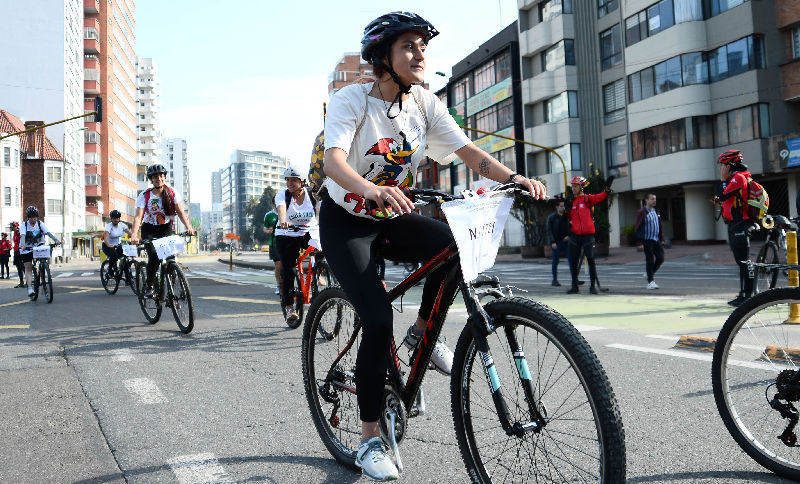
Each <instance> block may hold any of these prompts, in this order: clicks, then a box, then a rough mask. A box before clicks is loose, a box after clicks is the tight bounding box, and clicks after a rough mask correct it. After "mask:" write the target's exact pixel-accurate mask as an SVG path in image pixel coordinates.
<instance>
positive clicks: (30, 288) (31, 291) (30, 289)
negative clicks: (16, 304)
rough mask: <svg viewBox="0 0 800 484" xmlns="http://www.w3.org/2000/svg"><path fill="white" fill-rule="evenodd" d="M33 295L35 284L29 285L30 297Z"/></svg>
mask: <svg viewBox="0 0 800 484" xmlns="http://www.w3.org/2000/svg"><path fill="white" fill-rule="evenodd" d="M31 296H33V286H28V297H31Z"/></svg>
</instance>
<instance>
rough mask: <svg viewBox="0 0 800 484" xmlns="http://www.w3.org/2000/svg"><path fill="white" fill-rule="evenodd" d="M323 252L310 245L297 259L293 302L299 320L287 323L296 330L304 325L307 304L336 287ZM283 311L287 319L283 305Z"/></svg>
mask: <svg viewBox="0 0 800 484" xmlns="http://www.w3.org/2000/svg"><path fill="white" fill-rule="evenodd" d="M304 228H307V227H301V226H296V225H293V226H291V227H290V228H288V229H286V230H292V231H294V232H299V231H301V230H303V229H304ZM322 257H323V256H322V252H321V251H319V250H317V249H316V248H315V247H313V246H311V245H309V246H308V247H307V248H306V249H305V250H304V251H303V252H302V253H301V254H300V256H299V257H298V258H297V264H295V266H294V284H293V285H292V298H291V299H292V300H293V301H294V307H295V311H297V319H295V320H292V321H287V322H286V324H287V325H289V327H290V328H292V329H295V328H297V327H299V326H300V325H301V324H302V323H303V309H304V308H305V305H306V304H311V301H313V300H314V298H315V297H317V294H319V292H320V291H321V290H322V289H324V288H326V287H332V286H335V285H336V278H335V277H333V273H332V272H331V268H330V267H329V266H328V263H327V262H325V261H324V260H322ZM306 259H308V261H307V262H306V268H305V269H304V268H303V261H305V260H306ZM281 309H283V317H284V318H285V317H286V308H285V307H283V304H281Z"/></svg>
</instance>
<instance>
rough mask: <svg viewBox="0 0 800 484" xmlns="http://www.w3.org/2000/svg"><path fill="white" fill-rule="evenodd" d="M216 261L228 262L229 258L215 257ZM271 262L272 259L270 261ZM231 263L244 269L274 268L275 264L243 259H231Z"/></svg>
mask: <svg viewBox="0 0 800 484" xmlns="http://www.w3.org/2000/svg"><path fill="white" fill-rule="evenodd" d="M217 261H219V262H222V263H223V264H230V263H231V261H230V260H226V259H217ZM270 262H272V261H270ZM233 265H235V266H236V267H244V268H245V269H267V270H275V264H274V263H272V264H260V263H258V262H244V261H237V260H234V261H233Z"/></svg>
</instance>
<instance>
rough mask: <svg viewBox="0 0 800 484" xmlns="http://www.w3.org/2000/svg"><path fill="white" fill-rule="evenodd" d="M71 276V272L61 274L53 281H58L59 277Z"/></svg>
mask: <svg viewBox="0 0 800 484" xmlns="http://www.w3.org/2000/svg"><path fill="white" fill-rule="evenodd" d="M71 275H72V273H71V272H62V273H61V274H59V275H57V276H55V277H54V279H58V278H59V277H69V276H71Z"/></svg>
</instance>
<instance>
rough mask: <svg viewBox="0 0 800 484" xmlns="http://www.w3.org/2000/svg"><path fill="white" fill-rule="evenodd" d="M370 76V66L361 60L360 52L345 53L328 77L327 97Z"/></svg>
mask: <svg viewBox="0 0 800 484" xmlns="http://www.w3.org/2000/svg"><path fill="white" fill-rule="evenodd" d="M372 75H373V73H372V66H371V65H369V64H367V63H366V62H365V61H364V60H363V59H361V52H345V53H344V54H342V57H341V58H339V61H338V62H337V63H336V67H335V68H334V69H333V71H332V72H331V73H330V75H328V95H329V96H332V95H333V94H335V93H336V91H338V90H339V89H341V88H343V87H345V86H349V85H350V84H353V83H354V82H356V81H358V80H359V79H363V78H365V77H367V78H370V77H372Z"/></svg>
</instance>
